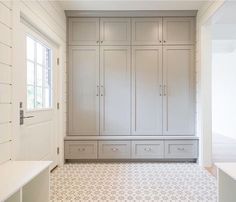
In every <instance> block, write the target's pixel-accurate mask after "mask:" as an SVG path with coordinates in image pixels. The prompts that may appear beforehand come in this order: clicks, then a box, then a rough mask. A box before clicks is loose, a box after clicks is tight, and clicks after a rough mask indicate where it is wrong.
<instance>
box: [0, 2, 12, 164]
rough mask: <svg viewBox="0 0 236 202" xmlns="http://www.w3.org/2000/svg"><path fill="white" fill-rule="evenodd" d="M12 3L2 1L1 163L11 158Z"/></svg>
mask: <svg viewBox="0 0 236 202" xmlns="http://www.w3.org/2000/svg"><path fill="white" fill-rule="evenodd" d="M11 113H12V3H11V2H10V1H9V2H8V1H0V163H2V162H5V161H8V160H10V158H11V141H12V133H11V131H12V123H11V122H12V117H11Z"/></svg>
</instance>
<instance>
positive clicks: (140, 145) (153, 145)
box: [132, 140, 164, 159]
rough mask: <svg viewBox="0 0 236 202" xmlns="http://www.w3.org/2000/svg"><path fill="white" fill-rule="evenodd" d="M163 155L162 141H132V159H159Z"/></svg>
mask: <svg viewBox="0 0 236 202" xmlns="http://www.w3.org/2000/svg"><path fill="white" fill-rule="evenodd" d="M163 157H164V141H156V140H155V141H132V158H133V159H159V158H163Z"/></svg>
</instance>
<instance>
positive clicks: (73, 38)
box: [68, 18, 100, 45]
mask: <svg viewBox="0 0 236 202" xmlns="http://www.w3.org/2000/svg"><path fill="white" fill-rule="evenodd" d="M68 29H69V30H68V33H69V37H68V38H69V45H99V41H100V34H99V18H70V19H69V25H68Z"/></svg>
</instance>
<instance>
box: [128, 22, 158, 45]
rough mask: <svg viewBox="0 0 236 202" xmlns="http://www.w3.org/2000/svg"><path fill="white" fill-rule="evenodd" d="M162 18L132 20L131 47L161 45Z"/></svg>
mask: <svg viewBox="0 0 236 202" xmlns="http://www.w3.org/2000/svg"><path fill="white" fill-rule="evenodd" d="M161 44H162V18H133V19H132V45H161Z"/></svg>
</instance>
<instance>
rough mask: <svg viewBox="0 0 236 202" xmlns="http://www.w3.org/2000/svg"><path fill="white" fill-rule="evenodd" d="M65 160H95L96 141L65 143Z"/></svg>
mask: <svg viewBox="0 0 236 202" xmlns="http://www.w3.org/2000/svg"><path fill="white" fill-rule="evenodd" d="M65 159H97V141H65Z"/></svg>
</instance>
